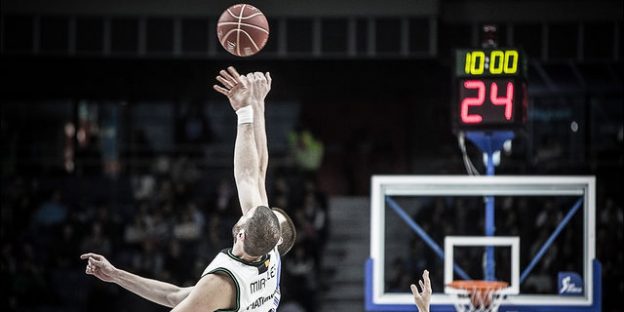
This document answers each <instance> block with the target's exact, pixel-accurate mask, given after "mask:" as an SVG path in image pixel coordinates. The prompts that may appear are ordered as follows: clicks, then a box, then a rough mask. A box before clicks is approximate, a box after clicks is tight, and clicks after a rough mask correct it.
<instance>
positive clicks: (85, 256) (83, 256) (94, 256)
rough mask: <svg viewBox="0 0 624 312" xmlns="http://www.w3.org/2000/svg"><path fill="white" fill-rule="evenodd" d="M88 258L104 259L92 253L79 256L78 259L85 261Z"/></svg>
mask: <svg viewBox="0 0 624 312" xmlns="http://www.w3.org/2000/svg"><path fill="white" fill-rule="evenodd" d="M88 258H95V259H99V260H101V259H103V258H104V257H102V256H100V255H98V254H95V253H92V252H89V253H86V254H82V255H80V259H82V260H85V259H88Z"/></svg>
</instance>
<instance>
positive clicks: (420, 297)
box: [410, 270, 431, 312]
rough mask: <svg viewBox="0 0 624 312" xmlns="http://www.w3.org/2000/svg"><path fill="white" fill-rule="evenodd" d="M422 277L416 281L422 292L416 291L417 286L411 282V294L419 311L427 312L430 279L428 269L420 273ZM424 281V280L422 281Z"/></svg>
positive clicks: (429, 298) (429, 297)
mask: <svg viewBox="0 0 624 312" xmlns="http://www.w3.org/2000/svg"><path fill="white" fill-rule="evenodd" d="M422 277H423V279H422V280H420V281H418V284H420V288H421V289H422V292H419V291H418V287H416V285H414V284H412V285H411V286H410V288H411V289H412V294H413V295H414V301H415V302H416V306H417V307H418V311H419V312H429V303H430V302H431V280H429V271H427V270H425V272H423V275H422ZM423 281H424V282H423Z"/></svg>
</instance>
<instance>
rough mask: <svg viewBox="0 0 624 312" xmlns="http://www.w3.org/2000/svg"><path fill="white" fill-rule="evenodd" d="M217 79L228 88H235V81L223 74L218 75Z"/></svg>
mask: <svg viewBox="0 0 624 312" xmlns="http://www.w3.org/2000/svg"><path fill="white" fill-rule="evenodd" d="M217 81H219V82H220V83H221V84H223V86H224V87H226V88H234V86H235V84H234V82H231V81H229V80H227V79H225V78H223V77H221V76H217Z"/></svg>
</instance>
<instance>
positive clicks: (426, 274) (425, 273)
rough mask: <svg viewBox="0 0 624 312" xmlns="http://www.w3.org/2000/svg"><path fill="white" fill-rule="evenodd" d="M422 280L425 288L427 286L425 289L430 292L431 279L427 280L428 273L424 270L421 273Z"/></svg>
mask: <svg viewBox="0 0 624 312" xmlns="http://www.w3.org/2000/svg"><path fill="white" fill-rule="evenodd" d="M423 280H425V286H427V289H429V292H431V279H429V271H427V270H425V272H423Z"/></svg>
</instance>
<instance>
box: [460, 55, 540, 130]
mask: <svg viewBox="0 0 624 312" xmlns="http://www.w3.org/2000/svg"><path fill="white" fill-rule="evenodd" d="M526 78H527V58H526V55H525V54H524V52H522V51H521V50H518V49H516V48H513V47H509V48H505V47H501V48H498V47H495V48H482V49H479V48H473V49H458V50H455V70H454V74H453V84H454V90H453V99H452V103H453V104H452V109H451V113H452V118H453V125H454V128H455V130H470V131H480V130H509V129H516V128H521V127H523V126H524V124H525V123H526V114H527V100H528V93H527V84H526Z"/></svg>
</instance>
